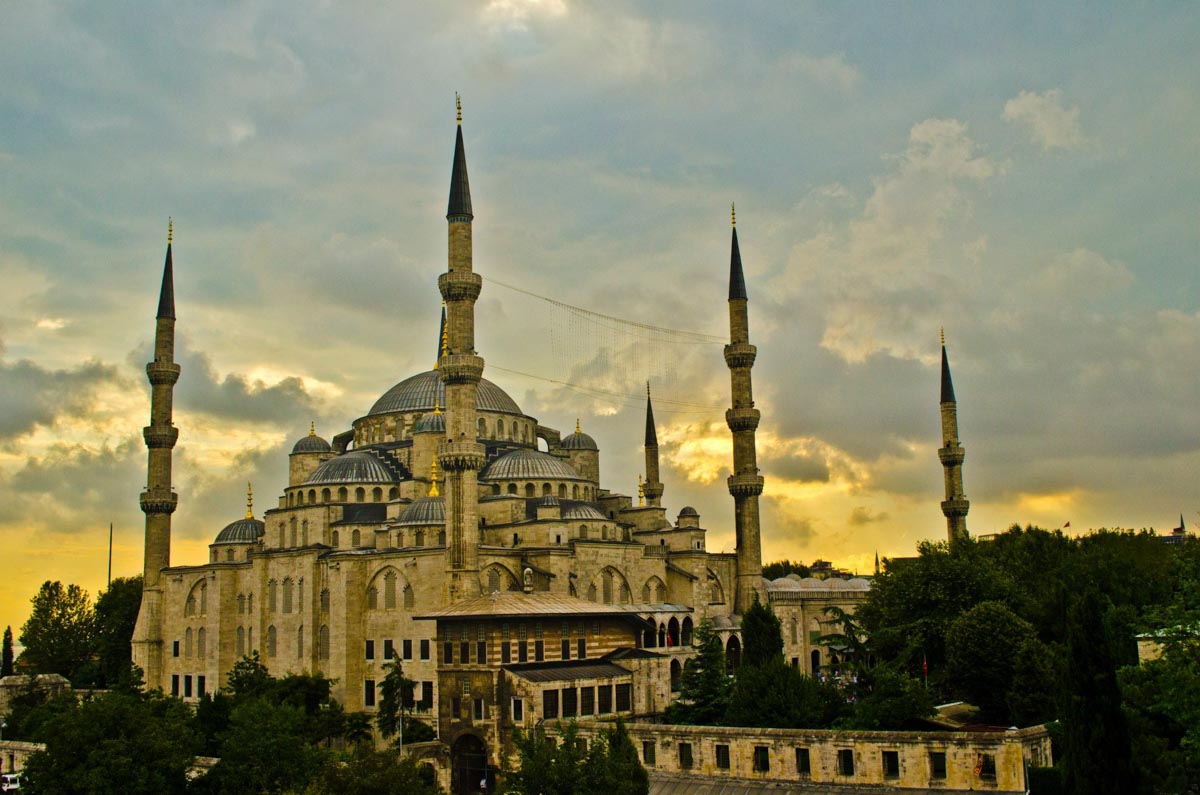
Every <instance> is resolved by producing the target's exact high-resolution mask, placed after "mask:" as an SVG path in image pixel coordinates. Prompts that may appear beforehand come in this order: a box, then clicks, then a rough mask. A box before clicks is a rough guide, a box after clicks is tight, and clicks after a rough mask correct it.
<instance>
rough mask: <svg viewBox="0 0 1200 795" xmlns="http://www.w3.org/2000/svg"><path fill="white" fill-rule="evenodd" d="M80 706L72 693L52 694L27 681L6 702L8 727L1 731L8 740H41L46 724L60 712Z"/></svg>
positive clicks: (43, 738) (43, 737)
mask: <svg viewBox="0 0 1200 795" xmlns="http://www.w3.org/2000/svg"><path fill="white" fill-rule="evenodd" d="M78 706H79V704H78V702H77V701H76V699H75V696H74V695H73V694H71V693H62V694H59V695H57V696H51V695H49V693H47V691H45V690H40V689H38V688H36V687H34V686H33V685H32V684H30V685H29V686H28V687H27V688H25V689H24V690H23V692H19V693H17V695H16V696H15V697H14V698H13V699H12V701H10V702H9V713H8V716H7V718H6V719H5V720H6V721H7V723H8V728H6V729H5V730H4V734H5V736H6V737H8V739H10V740H24V741H26V742H32V743H40V742H45V741H46V735H47V730H46V727H47V726H49V725H50V724H51V723H53V722H54V721H55V720H57V719H58V717H59V716H60V715H62V714H63V713H66V712H71V711H73V710H75V709H76V708H77V707H78Z"/></svg>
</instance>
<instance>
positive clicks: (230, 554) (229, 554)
mask: <svg viewBox="0 0 1200 795" xmlns="http://www.w3.org/2000/svg"><path fill="white" fill-rule="evenodd" d="M225 560H226V561H232V560H233V547H230V548H229V549H227V550H225Z"/></svg>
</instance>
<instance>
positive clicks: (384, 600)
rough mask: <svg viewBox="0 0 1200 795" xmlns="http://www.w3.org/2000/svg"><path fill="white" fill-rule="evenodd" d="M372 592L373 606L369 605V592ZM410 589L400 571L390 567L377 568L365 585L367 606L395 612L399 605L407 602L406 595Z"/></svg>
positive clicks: (407, 597)
mask: <svg viewBox="0 0 1200 795" xmlns="http://www.w3.org/2000/svg"><path fill="white" fill-rule="evenodd" d="M372 591H374V592H375V595H376V598H375V604H374V605H372V604H371V592H372ZM411 592H412V587H411V586H410V585H409V583H408V580H406V579H405V578H404V575H403V574H401V573H400V570H399V569H397V568H396V567H395V566H392V565H385V566H382V567H380V568H379V570H378V571H376V572H375V574H373V575H372V576H371V580H370V582H368V583H367V605H368V607H369V608H371V609H383V610H395V609H396V608H397V607H398V606H399V605H401V604H404V603H405V602H406V601H408V600H409V598H410V597H409V596H408V594H409V593H411Z"/></svg>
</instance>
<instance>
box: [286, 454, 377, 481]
mask: <svg viewBox="0 0 1200 795" xmlns="http://www.w3.org/2000/svg"><path fill="white" fill-rule="evenodd" d="M398 480H399V478H398V477H396V476H395V475H393V474H392V473H391V472H389V471H388V468H387V467H386V466H384V464H383V462H382V461H380V460H379V459H378V458H376V457H375V456H373V455H371V454H370V453H368V452H367V451H365V450H352V451H350V452H349V453H345V454H344V455H340V456H338V457H337V458H331V459H329V460H328V461H326V462H325V463H324V464H321V466H319V467H317V468H316V469H314V470H313V473H312V474H311V475H309V476H308V480H306V481H304V482H305V483H306V484H308V483H395V482H397V481H398Z"/></svg>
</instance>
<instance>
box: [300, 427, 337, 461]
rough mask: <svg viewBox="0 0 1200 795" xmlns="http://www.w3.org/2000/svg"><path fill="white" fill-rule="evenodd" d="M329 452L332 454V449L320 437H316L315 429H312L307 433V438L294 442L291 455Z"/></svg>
mask: <svg viewBox="0 0 1200 795" xmlns="http://www.w3.org/2000/svg"><path fill="white" fill-rule="evenodd" d="M331 452H333V448H332V447H331V446H330V445H329V442H327V441H325V440H324V439H322V438H321V437H320V436H317V430H316V428H313V429H312V430H311V431H309V432H308V436H305V437H303V438H301V439H300V441H298V442H296V444H295V445H293V446H292V455H296V454H297V453H331Z"/></svg>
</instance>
